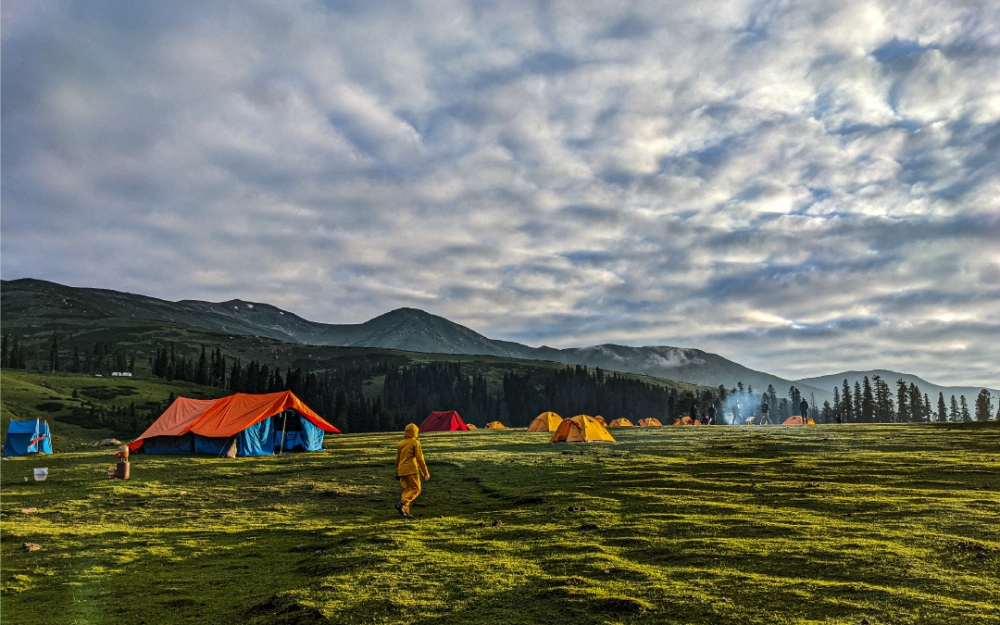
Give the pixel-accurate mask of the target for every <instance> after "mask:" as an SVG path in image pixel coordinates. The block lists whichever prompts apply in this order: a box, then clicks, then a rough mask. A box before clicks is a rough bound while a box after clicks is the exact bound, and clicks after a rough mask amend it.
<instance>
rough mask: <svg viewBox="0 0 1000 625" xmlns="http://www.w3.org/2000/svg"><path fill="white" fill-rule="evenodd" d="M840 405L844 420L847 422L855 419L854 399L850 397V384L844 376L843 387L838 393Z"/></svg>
mask: <svg viewBox="0 0 1000 625" xmlns="http://www.w3.org/2000/svg"><path fill="white" fill-rule="evenodd" d="M840 407H841V408H843V412H844V421H846V422H847V423H852V422H854V421H856V419H855V417H854V401H853V399H852V398H851V385H850V383H848V381H847V378H844V387H843V388H842V389H841V393H840Z"/></svg>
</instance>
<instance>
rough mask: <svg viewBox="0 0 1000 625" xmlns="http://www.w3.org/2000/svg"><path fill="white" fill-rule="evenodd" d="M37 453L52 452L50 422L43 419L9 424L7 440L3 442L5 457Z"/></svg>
mask: <svg viewBox="0 0 1000 625" xmlns="http://www.w3.org/2000/svg"><path fill="white" fill-rule="evenodd" d="M35 453H42V454H51V453H52V430H50V429H49V424H48V422H46V421H42V420H41V419H35V420H34V421H11V422H10V425H8V426H7V440H5V441H4V443H3V455H4V458H10V457H13V456H23V455H25V454H35Z"/></svg>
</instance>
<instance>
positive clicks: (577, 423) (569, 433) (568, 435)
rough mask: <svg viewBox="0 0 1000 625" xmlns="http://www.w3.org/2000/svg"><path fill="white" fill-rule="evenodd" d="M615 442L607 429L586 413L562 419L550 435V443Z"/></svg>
mask: <svg viewBox="0 0 1000 625" xmlns="http://www.w3.org/2000/svg"><path fill="white" fill-rule="evenodd" d="M599 441H606V442H609V443H613V442H615V439H614V437H613V436H611V433H610V432H608V429H607V428H606V427H604V426H603V425H601V424H600V423H598V422H597V419H595V418H594V417H591V416H588V415H584V414H581V415H576V416H575V417H573V418H572V419H563V422H562V423H560V424H559V428H558V429H557V430H556V433H555V434H554V435H553V436H552V439H551V440H550V441H549V442H550V443H596V442H599Z"/></svg>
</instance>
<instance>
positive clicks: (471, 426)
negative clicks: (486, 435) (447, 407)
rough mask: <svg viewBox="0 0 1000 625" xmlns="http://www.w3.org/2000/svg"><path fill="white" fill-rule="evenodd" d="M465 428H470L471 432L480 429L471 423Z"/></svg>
mask: <svg viewBox="0 0 1000 625" xmlns="http://www.w3.org/2000/svg"><path fill="white" fill-rule="evenodd" d="M465 427H467V428H469V429H470V430H478V429H479V428H477V427H476V426H474V425H472V424H471V423H466V424H465Z"/></svg>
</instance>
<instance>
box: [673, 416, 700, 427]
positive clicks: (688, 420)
mask: <svg viewBox="0 0 1000 625" xmlns="http://www.w3.org/2000/svg"><path fill="white" fill-rule="evenodd" d="M674 425H701V421H695V420H694V419H692V418H691V417H681V418H680V419H678V420H676V421H674Z"/></svg>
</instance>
